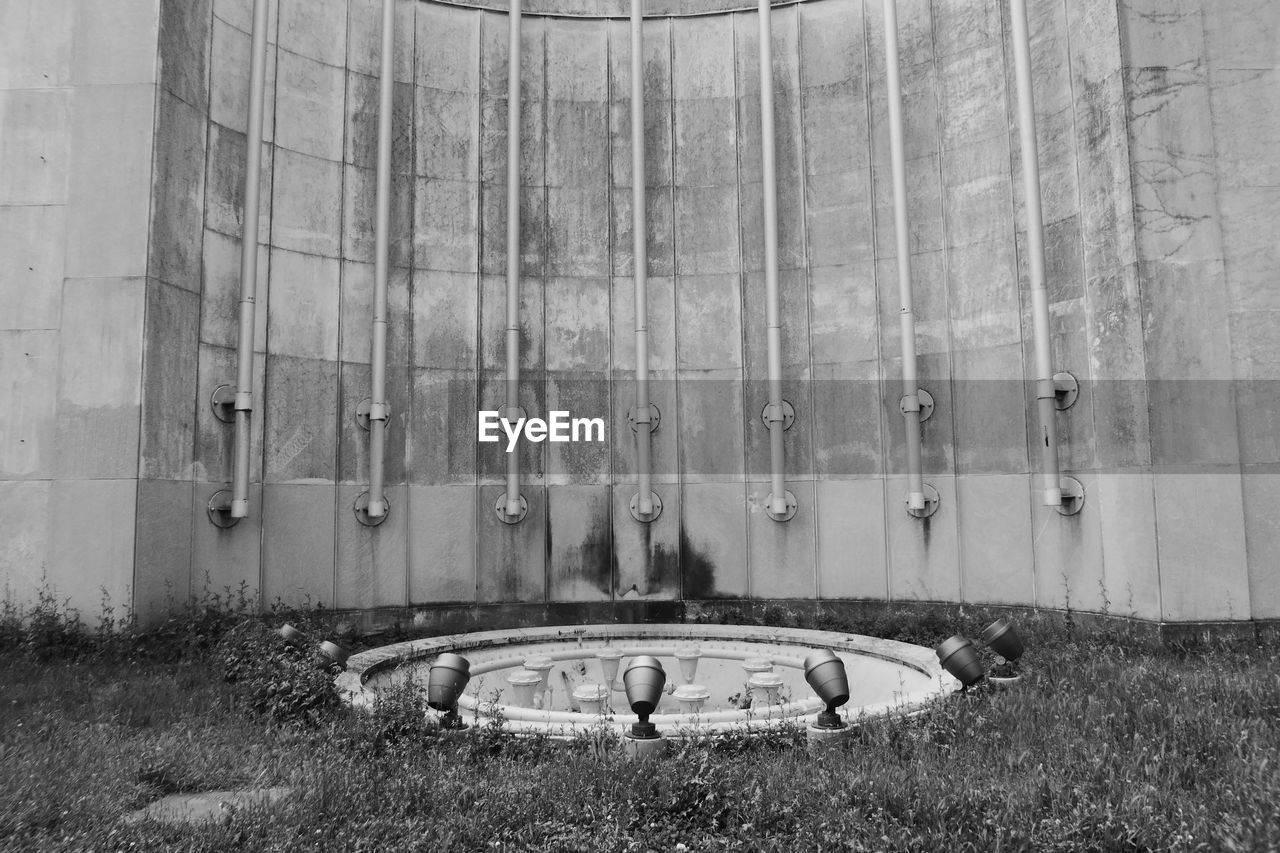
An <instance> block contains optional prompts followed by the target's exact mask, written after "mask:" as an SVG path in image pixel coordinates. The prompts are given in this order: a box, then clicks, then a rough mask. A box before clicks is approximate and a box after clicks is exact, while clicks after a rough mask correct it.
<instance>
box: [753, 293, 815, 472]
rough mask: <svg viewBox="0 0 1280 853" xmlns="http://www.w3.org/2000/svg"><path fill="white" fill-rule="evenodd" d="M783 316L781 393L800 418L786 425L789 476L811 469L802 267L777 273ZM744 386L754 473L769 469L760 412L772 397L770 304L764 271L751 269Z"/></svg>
mask: <svg viewBox="0 0 1280 853" xmlns="http://www.w3.org/2000/svg"><path fill="white" fill-rule="evenodd" d="M778 291H779V302H780V309H781V318H782V335H781V338H782V375H783V379H784V382H783V399H784V400H786V401H787V402H789V403H791V405H792V407H793V408H794V409H795V413H796V420H795V423H793V424H792V427H791V429H789V430H787V431H786V435H785V444H786V462H785V464H786V471H787V473H788V474H789V475H791V476H799V477H806V476H809V475H811V474H812V473H813V440H812V437H813V406H814V403H813V385H812V384H811V382H810V379H811V378H812V373H811V371H810V367H809V365H810V354H809V310H810V305H809V291H808V276H807V275H806V273H805V272H804V271H803V270H784V271H782V272H780V274H779V276H778ZM742 313H743V325H744V327H745V332H746V335H745V361H746V363H745V365H744V373H745V377H746V390H745V396H744V404H745V411H744V413H743V414H744V417H745V419H746V423H745V425H744V429H745V432H746V436H747V471H748V473H749V474H750V475H752V476H756V477H767V476H768V475H769V473H770V470H771V468H770V466H771V464H772V463H771V461H770V453H769V430H768V428H767V427H766V426H765V423H764V419H763V418H762V417H761V413H762V412H763V411H764V407H765V406H766V405H767V404H768V402H769V382H768V379H769V366H768V357H769V345H768V340H767V338H768V329H767V324H768V320H767V318H768V305H767V300H766V299H765V282H764V277H763V275H762V274H759V273H748V274H747V275H746V286H745V292H744V294H743V312H742Z"/></svg>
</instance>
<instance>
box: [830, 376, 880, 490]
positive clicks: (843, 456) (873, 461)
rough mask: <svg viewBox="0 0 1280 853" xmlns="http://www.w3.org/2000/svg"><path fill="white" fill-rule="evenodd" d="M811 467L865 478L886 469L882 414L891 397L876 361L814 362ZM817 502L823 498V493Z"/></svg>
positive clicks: (845, 475) (837, 476)
mask: <svg viewBox="0 0 1280 853" xmlns="http://www.w3.org/2000/svg"><path fill="white" fill-rule="evenodd" d="M812 397H813V443H814V451H813V456H814V459H813V470H814V475H815V476H817V477H819V478H839V477H850V476H867V475H874V474H879V473H881V472H882V471H884V454H883V446H882V444H883V441H884V437H883V430H884V429H885V428H886V426H887V427H892V426H893V425H892V423H891V422H889V423H886V422H885V419H884V418H883V417H882V415H881V411H882V402H881V401H882V400H884V399H887V392H883V391H882V388H881V383H880V379H879V365H878V364H877V362H875V361H862V362H858V363H856V364H815V365H814V383H813V395H812ZM818 499H819V500H822V497H821V495H819V498H818Z"/></svg>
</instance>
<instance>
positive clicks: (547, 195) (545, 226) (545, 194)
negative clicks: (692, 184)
mask: <svg viewBox="0 0 1280 853" xmlns="http://www.w3.org/2000/svg"><path fill="white" fill-rule="evenodd" d="M540 23H541V27H540V29H541V31H542V145H541V148H542V281H541V282H540V285H541V287H542V299H541V300H540V301H541V304H542V371H541V373H542V401H541V402H542V414H543V416H544V417H545V416H546V415H547V403H548V402H550V399H551V383H550V377H549V376H548V375H547V279H548V277H549V276H550V275H551V187H550V185H549V181H548V180H547V148H548V141H549V139H550V137H551V132H550V129H549V128H548V125H547V118H548V114H549V111H550V107H551V87H550V82H549V81H550V78H551V75H550V71H549V68H550V64H551V63H550V59H549V57H548V56H547V54H548V52H549V51H548V50H547V44H548V38H547V33H548V31H549V29H550V28H549V27H548V26H547V25H546V22H545V21H542V22H540ZM516 393H517V394H518V393H519V390H518V389H517V392H516ZM537 451H538V452H537V457H538V460H539V463H540V466H541V468H542V487H541V488H542V600H543V601H551V599H552V595H551V546H552V544H553V541H552V537H551V477H550V473H551V472H550V471H549V470H548V469H549V468H550V467H551V466H550V465H549V464H548V462H549V457H550V453H549V452H548V451H547V446H546V444H545V443H543V444H539V445H538V446H537ZM532 474H533V472H530V477H529V478H528V479H529V480H530V481H532V480H533V476H532ZM530 488H531V489H534V488H537V487H536V486H534V485H532V482H531V484H530Z"/></svg>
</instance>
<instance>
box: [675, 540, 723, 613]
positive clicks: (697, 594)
mask: <svg viewBox="0 0 1280 853" xmlns="http://www.w3.org/2000/svg"><path fill="white" fill-rule="evenodd" d="M680 565H681V567H682V568H683V570H684V571H683V575H682V578H681V579H682V581H683V584H682V587H683V588H682V589H681V593H680V597H681V598H684V599H696V598H718V597H719V596H717V595H716V567H715V564H714V563H712V562H711V560H710V559H708V558H707V556H706V555H705V554H703V553H702V552H701V551H699V550H697V549H696V548H695V547H694V546H693V543H691V542H690V541H689V537H688V536H686V535H685V533H684V531H683V530H682V531H680Z"/></svg>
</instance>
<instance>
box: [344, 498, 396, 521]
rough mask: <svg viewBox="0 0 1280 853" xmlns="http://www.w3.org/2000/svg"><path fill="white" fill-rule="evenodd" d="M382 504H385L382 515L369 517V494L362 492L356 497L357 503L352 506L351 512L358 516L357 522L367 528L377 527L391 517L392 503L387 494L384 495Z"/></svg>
mask: <svg viewBox="0 0 1280 853" xmlns="http://www.w3.org/2000/svg"><path fill="white" fill-rule="evenodd" d="M382 503H383V504H385V508H384V509H383V510H382V515H369V493H368V492H361V493H360V494H359V495H357V496H356V502H355V503H354V504H352V505H351V510H352V512H354V513H355V514H356V521H358V522H360V523H361V524H363V525H364V526H365V527H377V526H378V525H379V524H381V523H382V522H384V521H386V520H387V516H389V515H391V501H390V500H388V499H387V496H386V494H385V493H384V494H383V495H382Z"/></svg>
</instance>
